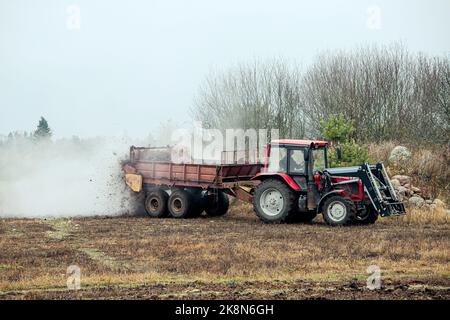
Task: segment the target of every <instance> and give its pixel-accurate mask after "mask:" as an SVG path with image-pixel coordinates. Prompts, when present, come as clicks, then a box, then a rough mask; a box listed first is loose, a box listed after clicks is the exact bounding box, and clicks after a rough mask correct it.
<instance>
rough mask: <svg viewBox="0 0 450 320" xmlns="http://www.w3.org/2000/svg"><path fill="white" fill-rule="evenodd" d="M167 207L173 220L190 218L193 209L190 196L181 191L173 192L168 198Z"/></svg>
mask: <svg viewBox="0 0 450 320" xmlns="http://www.w3.org/2000/svg"><path fill="white" fill-rule="evenodd" d="M168 207H169V212H170V215H171V216H172V217H174V218H177V219H182V218H188V217H190V216H191V215H192V213H193V209H194V201H193V199H192V194H191V193H190V192H189V191H186V190H182V189H177V190H174V191H173V192H172V194H171V195H170V197H169V201H168Z"/></svg>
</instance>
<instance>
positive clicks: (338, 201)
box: [124, 140, 405, 226]
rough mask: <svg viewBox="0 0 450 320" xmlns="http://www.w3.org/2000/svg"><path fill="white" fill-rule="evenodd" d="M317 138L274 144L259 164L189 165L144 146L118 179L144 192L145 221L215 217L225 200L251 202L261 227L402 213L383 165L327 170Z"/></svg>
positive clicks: (353, 221)
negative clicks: (156, 156) (160, 157)
mask: <svg viewBox="0 0 450 320" xmlns="http://www.w3.org/2000/svg"><path fill="white" fill-rule="evenodd" d="M327 146H328V143H327V142H325V141H312V140H274V141H272V142H271V143H270V144H268V146H267V154H266V159H265V163H264V164H261V163H246V162H245V161H244V163H242V164H241V163H237V161H235V162H234V163H232V164H220V165H217V164H203V163H202V164H193V163H173V162H171V161H169V160H167V159H165V160H163V161H161V160H154V159H149V158H148V157H147V156H146V154H147V153H148V151H151V148H136V147H131V149H130V161H128V162H127V163H126V164H125V165H124V171H125V173H126V182H127V184H128V185H129V186H130V188H131V189H132V190H133V191H135V192H141V191H144V192H145V193H146V198H145V208H146V210H147V212H148V214H149V215H150V216H151V217H158V218H161V217H165V216H167V215H170V216H172V217H173V218H187V217H194V216H198V215H200V214H201V213H202V212H204V211H205V212H206V213H207V214H208V215H211V216H220V215H223V214H225V213H226V212H227V210H228V197H227V196H226V194H228V195H230V196H234V197H236V198H239V199H241V200H243V201H246V202H250V203H253V207H254V210H255V212H256V215H257V216H258V217H259V218H260V219H261V220H262V221H264V222H267V223H279V222H290V221H299V222H308V221H311V220H312V219H314V217H315V216H316V215H317V214H319V213H322V215H323V218H324V220H325V222H326V223H327V224H329V225H333V226H337V225H349V224H371V223H374V222H375V221H376V220H377V218H378V216H382V217H384V216H390V215H401V214H405V207H404V205H403V203H402V202H401V201H399V199H398V198H397V195H396V193H395V191H394V189H393V187H392V185H391V182H390V180H389V177H388V175H387V173H386V170H385V168H384V165H383V164H382V163H377V164H376V165H369V164H362V165H360V166H356V167H346V168H328V159H327Z"/></svg>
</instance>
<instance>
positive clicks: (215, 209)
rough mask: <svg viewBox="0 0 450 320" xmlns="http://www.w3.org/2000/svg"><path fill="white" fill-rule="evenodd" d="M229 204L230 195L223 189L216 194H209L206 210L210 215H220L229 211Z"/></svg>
mask: <svg viewBox="0 0 450 320" xmlns="http://www.w3.org/2000/svg"><path fill="white" fill-rule="evenodd" d="M229 206H230V201H229V199H228V196H227V195H226V194H225V193H224V192H223V191H219V192H218V193H217V194H216V195H209V196H208V204H207V206H206V210H205V211H206V214H207V215H208V216H210V217H219V216H223V215H224V214H226V213H227V211H228V208H229Z"/></svg>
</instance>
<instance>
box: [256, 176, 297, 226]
mask: <svg viewBox="0 0 450 320" xmlns="http://www.w3.org/2000/svg"><path fill="white" fill-rule="evenodd" d="M296 198H297V197H296V195H295V192H294V191H292V190H291V189H289V187H288V186H286V184H284V183H283V182H281V181H279V180H275V179H267V180H265V181H263V182H262V183H261V184H260V185H258V187H257V188H256V190H255V194H254V197H253V208H254V210H255V213H256V215H257V216H258V217H259V218H260V219H261V220H262V221H264V222H266V223H280V222H288V221H289V217H290V216H291V215H292V214H293V212H294V210H295V209H296V203H297V200H296Z"/></svg>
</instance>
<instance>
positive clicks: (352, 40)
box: [0, 0, 450, 137]
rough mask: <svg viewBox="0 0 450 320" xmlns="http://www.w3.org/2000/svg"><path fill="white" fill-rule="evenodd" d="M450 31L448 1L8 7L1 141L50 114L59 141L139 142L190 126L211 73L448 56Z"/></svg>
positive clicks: (184, 0)
mask: <svg viewBox="0 0 450 320" xmlns="http://www.w3.org/2000/svg"><path fill="white" fill-rule="evenodd" d="M78 13H79V15H78ZM378 13H379V14H378ZM78 16H79V19H78V18H77V17H78ZM449 31H450V1H449V0H430V1H425V0H413V1H412V0H408V1H407V0H404V1H395V0H394V1H393V0H390V1H375V0H374V1H365V0H340V1H337V0H329V1H325V0H322V1H300V0H292V1H288V0H286V1H284V0H281V1H280V0H272V1H266V0H239V1H238V0H221V1H217V0H177V1H175V0H147V1H137V0H133V1H125V0H73V1H64V0H39V1H36V0H0V134H7V133H8V132H10V131H14V130H28V131H31V130H32V129H34V127H35V126H36V124H37V121H38V119H39V117H40V116H41V115H42V116H44V117H46V118H47V119H48V121H49V123H50V125H51V127H52V129H53V131H54V133H55V135H56V136H57V137H66V136H67V137H70V136H72V135H78V136H81V137H87V136H97V135H122V134H124V133H126V134H128V135H130V136H133V137H143V136H146V135H147V134H148V133H149V132H151V131H153V130H154V128H155V127H157V126H158V124H159V123H160V122H161V121H166V120H167V119H173V120H174V121H175V122H177V123H181V122H186V121H189V116H190V115H189V111H188V110H189V107H190V106H192V103H193V98H194V96H195V94H196V92H197V89H198V86H199V85H200V83H201V82H202V80H203V79H204V77H205V76H206V75H207V74H208V72H210V70H211V69H226V68H227V67H230V66H232V65H234V64H236V63H239V62H245V61H249V60H252V59H255V58H257V59H266V58H273V57H285V58H287V59H295V60H296V61H297V62H298V63H300V64H302V65H303V66H307V65H308V64H309V63H311V61H312V59H313V58H314V56H315V55H316V54H317V53H318V52H320V51H322V50H334V49H341V48H342V49H351V48H354V47H355V46H358V45H363V44H373V43H377V44H388V43H390V42H392V41H402V42H403V43H404V44H405V45H406V47H407V48H409V49H410V50H411V51H423V52H426V53H428V54H430V55H447V56H448V54H449V52H450V32H449Z"/></svg>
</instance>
